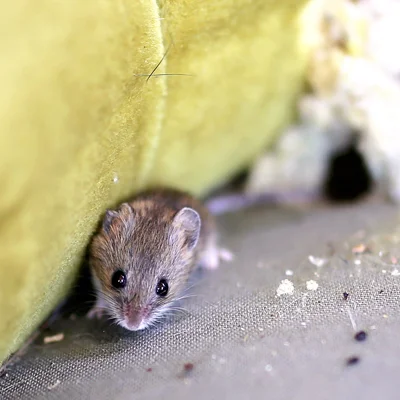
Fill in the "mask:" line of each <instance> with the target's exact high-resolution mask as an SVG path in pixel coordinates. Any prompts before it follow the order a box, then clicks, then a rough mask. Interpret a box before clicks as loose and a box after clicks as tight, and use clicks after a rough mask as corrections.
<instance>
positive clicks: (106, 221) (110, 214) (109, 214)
mask: <svg viewBox="0 0 400 400" xmlns="http://www.w3.org/2000/svg"><path fill="white" fill-rule="evenodd" d="M116 217H118V213H117V212H116V211H114V210H107V211H106V213H105V215H104V218H103V225H102V226H103V229H104V230H105V231H106V233H108V232H110V227H111V224H112V222H113V220H114V218H116Z"/></svg>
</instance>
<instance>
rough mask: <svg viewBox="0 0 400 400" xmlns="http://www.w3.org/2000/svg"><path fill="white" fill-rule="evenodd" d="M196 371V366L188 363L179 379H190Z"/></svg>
mask: <svg viewBox="0 0 400 400" xmlns="http://www.w3.org/2000/svg"><path fill="white" fill-rule="evenodd" d="M193 369H194V365H193V364H192V363H186V364H185V365H184V366H183V371H182V373H181V374H180V375H179V378H181V379H185V378H187V377H188V375H189V374H190V373H191V372H192V371H193Z"/></svg>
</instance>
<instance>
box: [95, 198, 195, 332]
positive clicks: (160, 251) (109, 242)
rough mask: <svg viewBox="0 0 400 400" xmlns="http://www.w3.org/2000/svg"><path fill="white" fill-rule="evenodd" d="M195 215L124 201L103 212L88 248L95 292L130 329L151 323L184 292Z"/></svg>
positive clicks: (192, 254) (186, 210) (192, 251)
mask: <svg viewBox="0 0 400 400" xmlns="http://www.w3.org/2000/svg"><path fill="white" fill-rule="evenodd" d="M200 228H201V221H200V216H199V214H198V213H197V212H196V211H195V210H194V209H192V208H189V207H184V208H182V209H180V210H179V211H177V212H172V211H171V212H165V210H160V209H152V208H146V207H145V206H144V207H143V206H142V207H135V208H133V207H132V206H131V205H129V204H128V203H124V204H122V205H121V207H120V208H119V209H118V210H116V211H113V210H109V211H107V212H106V214H105V216H104V219H103V223H102V227H101V229H100V232H99V233H98V234H97V235H96V236H95V237H94V238H93V241H92V243H91V246H90V266H91V270H92V275H93V279H94V284H95V287H96V289H97V292H98V296H99V297H100V299H101V300H102V301H103V302H104V304H105V306H106V309H107V310H108V311H109V313H110V314H111V316H112V317H113V318H115V319H116V321H117V322H118V323H119V324H120V325H121V326H123V327H125V328H127V329H129V330H140V329H144V328H146V327H148V326H149V325H152V324H153V323H154V322H156V320H157V319H159V318H160V317H161V316H163V315H164V312H165V311H167V310H168V308H170V306H171V304H172V302H173V301H174V300H177V298H178V297H179V296H180V294H181V293H182V290H183V289H184V288H185V284H186V283H187V280H188V277H189V273H190V271H191V267H192V265H193V262H194V257H195V251H196V250H197V245H198V241H199V236H200Z"/></svg>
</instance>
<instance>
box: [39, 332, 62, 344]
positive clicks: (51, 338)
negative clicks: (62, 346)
mask: <svg viewBox="0 0 400 400" xmlns="http://www.w3.org/2000/svg"><path fill="white" fill-rule="evenodd" d="M62 340H64V334H63V333H57V335H53V336H45V337H44V339H43V343H44V344H49V343H55V342H61V341H62Z"/></svg>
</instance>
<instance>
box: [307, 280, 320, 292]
mask: <svg viewBox="0 0 400 400" xmlns="http://www.w3.org/2000/svg"><path fill="white" fill-rule="evenodd" d="M306 287H307V290H317V289H318V283H317V282H316V281H314V280H310V281H307V282H306Z"/></svg>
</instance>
